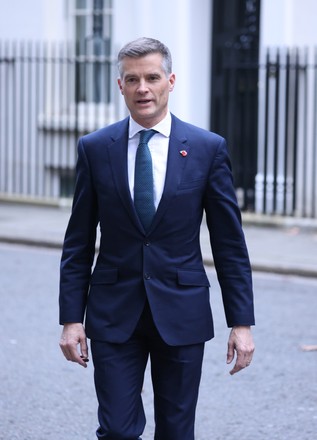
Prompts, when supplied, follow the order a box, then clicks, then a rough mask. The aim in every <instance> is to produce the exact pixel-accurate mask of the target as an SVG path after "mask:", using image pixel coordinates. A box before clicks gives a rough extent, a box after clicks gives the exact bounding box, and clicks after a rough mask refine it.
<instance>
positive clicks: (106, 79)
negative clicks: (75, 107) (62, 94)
mask: <svg viewBox="0 0 317 440" xmlns="http://www.w3.org/2000/svg"><path fill="white" fill-rule="evenodd" d="M73 1H74V14H73V15H74V19H75V41H76V59H77V63H76V80H77V81H76V83H77V87H76V102H87V103H109V102H110V82H111V33H112V0H73Z"/></svg>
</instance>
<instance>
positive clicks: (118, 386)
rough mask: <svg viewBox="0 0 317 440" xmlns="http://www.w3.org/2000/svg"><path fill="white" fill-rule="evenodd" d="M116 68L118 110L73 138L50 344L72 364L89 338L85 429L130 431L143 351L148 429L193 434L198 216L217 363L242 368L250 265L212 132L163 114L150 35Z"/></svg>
mask: <svg viewBox="0 0 317 440" xmlns="http://www.w3.org/2000/svg"><path fill="white" fill-rule="evenodd" d="M118 68H119V74H120V77H119V79H118V85H119V88H120V91H121V93H122V95H123V97H124V99H125V102H126V105H127V107H128V109H129V111H130V117H128V118H126V119H124V120H122V121H120V122H117V123H115V124H113V125H110V126H108V127H105V128H103V129H101V130H98V131H96V132H94V133H91V134H88V135H86V136H84V137H82V138H81V139H80V140H79V144H78V162H77V180H76V187H75V193H74V201H73V209H72V214H71V217H70V221H69V225H68V228H67V231H66V235H65V241H64V247H63V254H62V261H61V280H60V323H61V324H63V325H64V327H63V332H62V336H61V341H60V346H61V349H62V351H63V353H64V355H65V357H66V359H67V360H69V361H73V362H77V363H78V364H80V365H82V366H83V367H86V366H87V361H88V347H87V340H86V337H88V338H89V339H90V340H91V351H92V358H93V362H94V368H95V388H96V394H97V398H98V402H99V410H98V417H99V424H100V426H99V428H98V430H97V437H98V438H99V439H108V440H110V439H111V440H119V439H120V440H137V439H140V438H141V437H140V436H141V435H142V432H143V430H144V426H145V416H144V410H143V405H142V399H141V391H142V384H143V377H144V370H145V368H146V364H147V361H148V358H149V357H150V359H151V374H152V383H153V389H154V410H155V425H156V428H155V439H156V440H193V439H194V420H195V409H196V403H197V396H198V388H199V382H200V376H201V367H202V359H203V351H204V343H205V342H206V341H207V340H209V339H211V338H212V337H213V322H212V314H211V309H210V304H209V282H208V278H207V276H206V272H205V270H204V267H203V262H202V255H201V249H200V243H199V236H200V225H201V221H202V217H203V214H204V213H205V215H206V221H207V225H208V229H209V234H210V243H211V248H212V252H213V257H214V262H215V267H216V271H217V276H218V280H219V283H220V287H221V291H222V297H223V304H224V310H225V314H226V320H227V325H228V327H231V332H230V335H229V342H228V351H227V362H228V363H230V362H232V360H233V359H234V358H235V365H234V367H233V369H232V370H231V371H230V373H231V374H234V373H236V372H238V371H240V370H241V369H243V368H245V367H247V366H248V365H250V362H251V359H252V355H253V351H254V344H253V339H252V334H251V331H250V326H251V325H253V324H254V311H253V294H252V278H251V269H250V263H249V258H248V252H247V248H246V244H245V240H244V235H243V232H242V228H241V216H240V211H239V209H238V206H237V201H236V197H235V191H234V187H233V183H232V175H231V169H230V161H229V158H228V152H227V148H226V142H225V140H224V139H223V138H222V137H220V136H218V135H216V134H215V133H211V132H209V131H206V130H203V129H200V128H198V127H195V126H193V125H190V124H188V123H185V122H182V121H181V120H179V119H178V118H176V117H175V116H174V115H172V114H171V113H170V112H169V110H168V98H169V93H170V92H171V91H172V90H173V88H174V84H175V75H174V73H172V61H171V55H170V52H169V50H168V48H167V47H166V46H165V45H164V44H162V43H161V42H159V41H157V40H154V39H150V38H140V39H138V40H136V41H133V42H131V43H128V44H127V45H126V46H124V47H123V49H121V51H120V52H119V56H118ZM148 129H154V130H155V133H154V135H152V137H151V139H150V140H149V141H148V147H149V150H150V153H151V159H152V174H153V185H154V187H153V191H152V192H153V197H154V199H153V200H154V205H155V213H154V217H153V220H151V223H150V225H149V227H147V228H146V227H145V226H144V225H143V224H142V219H141V218H140V215H138V213H137V210H136V206H135V204H134V201H135V200H134V199H135V197H134V196H135V186H134V179H135V178H136V174H137V172H136V170H135V168H134V166H135V162H136V155H137V150H138V143H139V139H140V132H141V131H143V130H148ZM98 224H99V227H100V234H101V238H100V246H99V253H98V257H97V260H96V262H95V264H94V256H95V241H96V228H97V226H98ZM84 319H85V328H84V326H83V322H84Z"/></svg>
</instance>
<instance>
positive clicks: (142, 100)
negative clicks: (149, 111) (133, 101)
mask: <svg viewBox="0 0 317 440" xmlns="http://www.w3.org/2000/svg"><path fill="white" fill-rule="evenodd" d="M150 102H151V100H150V99H138V100H137V104H149V103H150Z"/></svg>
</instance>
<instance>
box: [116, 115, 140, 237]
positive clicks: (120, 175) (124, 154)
mask: <svg viewBox="0 0 317 440" xmlns="http://www.w3.org/2000/svg"><path fill="white" fill-rule="evenodd" d="M128 123H129V119H128V118H127V119H125V120H124V121H122V127H118V129H117V130H116V133H119V135H118V136H116V135H114V136H112V140H113V143H112V144H111V145H110V146H109V149H108V151H109V158H110V164H111V168H112V176H113V180H114V182H115V185H116V187H117V190H118V194H119V196H120V198H121V200H122V203H123V205H124V206H125V208H126V210H127V212H128V214H129V216H130V218H131V219H132V221H133V222H134V223H136V225H137V226H138V227H139V228H142V225H141V222H140V220H139V218H138V216H137V213H136V211H135V208H134V203H133V200H132V198H131V193H130V188H129V180H128V165H127V161H128V140H129V139H128Z"/></svg>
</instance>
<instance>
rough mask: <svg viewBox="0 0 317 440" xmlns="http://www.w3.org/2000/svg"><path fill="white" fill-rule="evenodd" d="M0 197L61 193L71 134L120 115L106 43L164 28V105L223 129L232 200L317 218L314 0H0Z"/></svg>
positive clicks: (67, 189)
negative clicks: (167, 60) (167, 83)
mask: <svg viewBox="0 0 317 440" xmlns="http://www.w3.org/2000/svg"><path fill="white" fill-rule="evenodd" d="M0 6H1V14H0V198H1V199H3V200H22V201H34V200H35V201H45V202H49V203H55V204H58V203H59V202H60V200H61V199H66V200H67V199H69V198H71V196H72V191H73V182H74V166H75V160H76V143H77V139H78V137H79V136H80V135H82V134H84V133H86V132H89V131H92V130H95V129H97V128H99V127H102V126H104V125H107V124H110V123H112V122H114V121H115V120H117V119H118V118H121V117H124V116H125V115H126V110H125V106H124V103H123V100H122V99H121V96H119V94H118V91H117V84H116V77H117V70H116V65H115V60H116V54H117V52H118V50H119V49H120V48H121V47H122V46H123V45H124V44H125V43H127V42H128V41H130V40H132V39H135V38H137V37H140V36H150V37H154V38H158V39H160V40H162V41H163V42H164V43H165V44H166V45H167V46H168V47H169V48H170V50H171V52H172V55H173V61H174V72H175V73H176V76H177V84H176V88H175V91H174V92H173V94H172V95H171V102H170V109H171V111H172V112H173V113H175V114H176V115H177V116H179V117H180V118H182V119H184V120H186V121H188V122H191V123H194V124H196V125H199V126H202V127H203V128H206V129H209V130H212V131H216V132H218V133H220V134H221V135H223V136H225V137H226V138H227V140H228V144H229V149H230V155H231V159H232V164H233V173H234V180H235V186H236V189H237V195H238V199H239V204H240V207H241V209H242V210H243V211H245V212H251V213H256V214H259V215H269V216H270V215H277V216H291V217H300V218H312V219H316V217H317V190H316V188H317V172H316V169H317V130H316V121H317V68H316V64H317V52H316V47H317V32H316V25H315V17H316V15H317V3H316V1H315V0H198V1H197V0H173V1H171V0H160V1H159V2H158V1H153V0H133V1H132V0H55V1H54V2H52V1H49V0H28V1H27V2H26V1H24V0H11V1H6V0H0Z"/></svg>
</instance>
